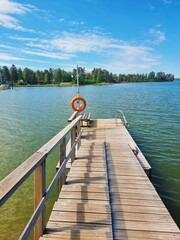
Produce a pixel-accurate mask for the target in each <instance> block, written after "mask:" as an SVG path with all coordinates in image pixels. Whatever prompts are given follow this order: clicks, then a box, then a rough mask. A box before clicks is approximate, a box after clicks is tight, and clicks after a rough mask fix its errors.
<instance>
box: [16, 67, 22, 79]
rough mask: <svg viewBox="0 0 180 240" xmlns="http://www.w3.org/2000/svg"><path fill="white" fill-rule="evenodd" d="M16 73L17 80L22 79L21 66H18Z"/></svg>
mask: <svg viewBox="0 0 180 240" xmlns="http://www.w3.org/2000/svg"><path fill="white" fill-rule="evenodd" d="M17 73H18V80H23V75H22V70H21V68H18V70H17Z"/></svg>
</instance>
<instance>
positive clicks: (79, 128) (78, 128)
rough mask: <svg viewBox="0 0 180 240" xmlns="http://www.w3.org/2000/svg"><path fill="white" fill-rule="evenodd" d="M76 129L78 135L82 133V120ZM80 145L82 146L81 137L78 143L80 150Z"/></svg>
mask: <svg viewBox="0 0 180 240" xmlns="http://www.w3.org/2000/svg"><path fill="white" fill-rule="evenodd" d="M76 131H77V133H76V136H78V135H79V133H80V131H81V124H80V121H79V122H78V124H77V129H76ZM80 146H81V138H80V139H79V141H78V145H77V149H78V150H79V148H80Z"/></svg>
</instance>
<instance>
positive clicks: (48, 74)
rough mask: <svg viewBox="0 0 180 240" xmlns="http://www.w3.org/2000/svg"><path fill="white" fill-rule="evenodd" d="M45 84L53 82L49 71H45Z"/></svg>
mask: <svg viewBox="0 0 180 240" xmlns="http://www.w3.org/2000/svg"><path fill="white" fill-rule="evenodd" d="M44 82H45V84H49V83H50V82H51V79H50V73H49V71H48V70H45V71H44Z"/></svg>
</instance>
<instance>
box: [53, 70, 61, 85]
mask: <svg viewBox="0 0 180 240" xmlns="http://www.w3.org/2000/svg"><path fill="white" fill-rule="evenodd" d="M53 79H54V82H55V83H60V82H61V79H62V71H61V69H60V68H58V69H55V70H54V71H53Z"/></svg>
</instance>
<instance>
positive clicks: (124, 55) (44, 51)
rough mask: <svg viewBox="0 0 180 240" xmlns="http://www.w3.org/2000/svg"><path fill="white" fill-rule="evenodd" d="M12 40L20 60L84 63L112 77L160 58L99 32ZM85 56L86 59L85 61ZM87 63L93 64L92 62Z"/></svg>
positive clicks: (145, 48) (149, 50) (148, 49)
mask: <svg viewBox="0 0 180 240" xmlns="http://www.w3.org/2000/svg"><path fill="white" fill-rule="evenodd" d="M150 32H151V34H153V35H154V34H155V35H156V36H158V37H156V38H157V39H158V41H159V43H160V39H161V38H160V35H161V34H160V33H161V32H160V31H157V30H156V31H155V29H151V31H150ZM159 32H160V33H159ZM11 39H14V40H16V41H20V44H21V46H20V47H19V48H18V54H21V56H23V54H25V57H26V58H29V59H31V58H33V56H34V59H36V60H37V61H43V59H45V61H49V62H50V60H48V58H50V59H58V60H63V61H64V62H63V61H62V63H61V64H63V65H64V64H65V60H67V61H66V63H67V64H68V65H70V64H71V63H72V62H73V63H74V65H76V64H77V61H78V62H79V61H81V62H84V63H83V64H82V65H84V67H85V68H87V69H89V68H90V65H93V66H94V67H95V66H97V67H102V68H105V69H107V70H109V71H112V72H114V73H119V72H122V71H124V72H126V71H129V72H138V71H143V70H144V71H147V70H148V69H150V68H151V67H153V66H156V65H158V64H159V62H160V57H159V56H156V55H155V53H154V48H153V47H148V46H145V44H147V43H146V42H144V43H143V44H139V43H136V45H135V44H132V43H131V42H129V43H128V42H125V41H122V40H118V39H115V38H112V37H111V36H110V35H107V34H105V33H102V32H94V31H92V32H90V31H83V32H80V33H72V32H71V33H69V32H63V33H59V34H58V35H57V36H56V37H53V38H50V37H49V39H48V38H46V39H43V38H42V39H38V38H25V37H17V36H15V37H11ZM157 39H156V41H157ZM148 44H149V43H148ZM151 44H152V42H151ZM5 48H8V46H6V45H5ZM15 52H16V51H15ZM84 56H87V57H86V58H87V61H86V60H85V59H86V58H85V59H84ZM89 59H96V60H93V62H91V61H89ZM29 61H31V60H29ZM58 64H59V63H58ZM93 66H92V67H93Z"/></svg>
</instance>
